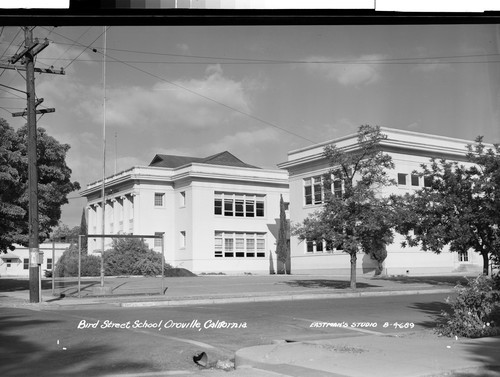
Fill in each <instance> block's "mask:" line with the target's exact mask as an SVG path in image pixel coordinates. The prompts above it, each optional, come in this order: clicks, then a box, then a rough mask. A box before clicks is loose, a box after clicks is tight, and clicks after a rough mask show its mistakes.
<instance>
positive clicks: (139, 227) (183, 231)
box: [81, 151, 288, 273]
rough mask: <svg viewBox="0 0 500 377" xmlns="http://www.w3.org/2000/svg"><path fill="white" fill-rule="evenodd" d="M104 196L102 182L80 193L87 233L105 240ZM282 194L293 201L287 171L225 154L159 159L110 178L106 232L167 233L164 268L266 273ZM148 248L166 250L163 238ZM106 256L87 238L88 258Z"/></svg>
mask: <svg viewBox="0 0 500 377" xmlns="http://www.w3.org/2000/svg"><path fill="white" fill-rule="evenodd" d="M101 190H102V181H98V182H94V183H91V184H89V185H88V186H87V189H86V190H84V191H83V192H82V193H81V194H82V196H85V197H86V198H87V202H88V204H87V210H88V215H87V219H88V233H89V234H101V233H102V217H103V216H102V203H103V201H102V198H101ZM281 194H282V195H283V197H284V198H285V201H288V179H287V173H286V172H285V171H283V170H278V169H275V170H270V169H261V168H258V167H255V166H252V165H249V164H246V163H245V162H243V161H241V160H239V159H238V158H237V157H235V156H234V155H232V154H231V153H229V152H227V151H226V152H222V153H218V154H216V155H213V156H209V157H206V158H198V157H188V156H173V155H156V156H155V157H154V158H153V160H152V161H151V163H150V164H149V166H137V167H132V168H130V169H128V170H125V171H122V172H119V173H117V174H115V175H113V176H110V177H107V178H106V179H105V208H104V215H105V220H104V221H105V224H104V229H105V230H104V233H105V234H113V235H116V236H117V237H119V235H120V234H134V235H154V234H159V233H164V250H165V259H166V262H167V263H169V264H170V265H172V266H174V267H182V268H186V269H188V270H191V271H193V272H195V273H203V272H206V273H220V272H222V273H233V272H238V273H243V272H249V273H252V272H260V273H267V272H268V271H269V263H270V259H269V253H270V251H271V250H275V248H276V246H275V245H276V238H277V235H278V227H279V213H280V212H279V211H280V204H279V203H280V195H281ZM145 241H146V242H148V243H149V246H150V247H151V248H153V249H154V250H156V251H161V246H162V245H161V239H158V240H154V241H149V240H147V239H145ZM110 242H111V239H107V240H106V243H107V244H108V246H109V244H110ZM108 246H105V248H107V247H108ZM101 249H102V246H101V240H100V239H97V238H96V239H92V238H89V242H88V252H89V253H95V252H100V250H101Z"/></svg>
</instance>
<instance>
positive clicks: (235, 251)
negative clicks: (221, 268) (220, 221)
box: [214, 232, 266, 258]
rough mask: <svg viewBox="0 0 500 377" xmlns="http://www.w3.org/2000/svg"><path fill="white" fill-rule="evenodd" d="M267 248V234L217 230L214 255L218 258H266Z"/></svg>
mask: <svg viewBox="0 0 500 377" xmlns="http://www.w3.org/2000/svg"><path fill="white" fill-rule="evenodd" d="M265 250H266V237H265V234H262V233H243V232H215V239H214V256H215V257H216V258H221V257H224V258H232V257H238V258H241V257H249V258H255V257H257V258H264V257H265V256H266V253H265Z"/></svg>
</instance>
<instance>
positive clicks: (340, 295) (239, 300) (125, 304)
mask: <svg viewBox="0 0 500 377" xmlns="http://www.w3.org/2000/svg"><path fill="white" fill-rule="evenodd" d="M453 291H454V290H453V288H450V289H428V290H410V291H377V292H349V293H316V294H314V293H312V294H302V295H286V296H252V297H233V298H208V299H186V300H168V301H144V302H122V303H120V305H119V306H121V307H123V308H137V307H161V306H187V305H198V304H201V305H210V304H234V303H246V302H250V303H251V302H273V301H276V302H279V301H298V300H317V299H335V298H356V297H382V296H405V295H420V294H439V293H451V292H453Z"/></svg>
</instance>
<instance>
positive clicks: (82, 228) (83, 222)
mask: <svg viewBox="0 0 500 377" xmlns="http://www.w3.org/2000/svg"><path fill="white" fill-rule="evenodd" d="M79 235H81V236H85V237H82V251H85V252H86V251H87V245H88V239H87V237H86V236H87V235H88V228H87V219H86V218H85V208H84V209H83V210H82V220H81V222H80V232H79Z"/></svg>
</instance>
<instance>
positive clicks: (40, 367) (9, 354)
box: [0, 312, 155, 377]
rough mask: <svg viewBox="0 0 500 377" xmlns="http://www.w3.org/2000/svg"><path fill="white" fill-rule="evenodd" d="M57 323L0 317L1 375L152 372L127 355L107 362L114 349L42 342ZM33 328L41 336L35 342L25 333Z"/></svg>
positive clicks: (61, 376)
mask: <svg viewBox="0 0 500 377" xmlns="http://www.w3.org/2000/svg"><path fill="white" fill-rule="evenodd" d="M59 323H60V321H55V320H38V319H37V320H34V319H31V318H30V317H28V316H25V317H23V316H22V315H18V312H16V316H9V315H3V316H0V354H1V355H2V363H1V364H0V375H1V376H9V377H25V376H42V377H43V376H51V377H76V376H100V375H105V374H109V373H113V372H115V373H116V372H123V371H124V370H126V371H130V372H139V371H141V372H143V371H146V370H147V371H152V370H155V368H154V367H153V366H152V365H149V364H148V363H140V362H130V361H128V360H127V355H123V357H122V359H121V360H116V359H115V360H113V361H110V360H108V359H107V358H108V356H109V354H110V353H111V352H113V351H115V350H116V349H115V348H114V347H109V346H106V345H98V344H89V345H85V346H81V345H77V346H75V347H71V348H68V349H66V350H65V349H63V346H62V345H57V344H55V342H52V341H49V340H48V339H46V341H45V342H44V337H43V334H48V331H50V329H51V328H54V325H55V326H56V327H57V324H59ZM34 328H37V329H39V331H40V332H39V334H40V335H39V337H38V338H37V341H29V340H28V339H32V338H33V336H29V335H28V333H30V331H31V332H33V331H35V332H36V330H34ZM47 338H49V337H48V336H47Z"/></svg>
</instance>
